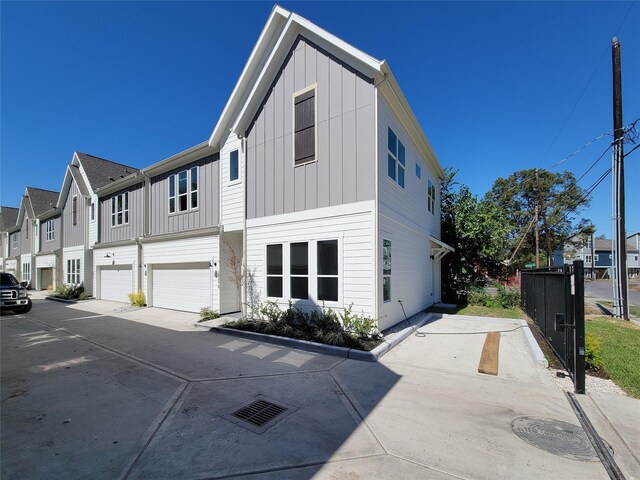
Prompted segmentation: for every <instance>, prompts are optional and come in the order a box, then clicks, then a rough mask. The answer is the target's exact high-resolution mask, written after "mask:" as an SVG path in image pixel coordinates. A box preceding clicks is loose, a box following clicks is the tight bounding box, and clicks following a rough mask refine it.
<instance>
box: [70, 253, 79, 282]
mask: <svg viewBox="0 0 640 480" xmlns="http://www.w3.org/2000/svg"><path fill="white" fill-rule="evenodd" d="M67 283H68V284H74V285H79V284H80V259H79V258H72V259H69V260H67Z"/></svg>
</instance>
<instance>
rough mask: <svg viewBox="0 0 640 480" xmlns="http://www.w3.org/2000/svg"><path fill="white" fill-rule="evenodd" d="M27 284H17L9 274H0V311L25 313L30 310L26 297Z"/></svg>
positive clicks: (29, 302) (27, 297) (29, 300)
mask: <svg viewBox="0 0 640 480" xmlns="http://www.w3.org/2000/svg"><path fill="white" fill-rule="evenodd" d="M27 285H28V282H22V283H20V282H18V280H17V279H16V277H14V276H13V275H11V274H10V273H5V272H1V273H0V309H2V310H13V311H14V312H16V313H27V312H28V311H29V310H31V299H30V298H29V296H28V295H27Z"/></svg>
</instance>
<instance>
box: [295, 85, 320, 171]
mask: <svg viewBox="0 0 640 480" xmlns="http://www.w3.org/2000/svg"><path fill="white" fill-rule="evenodd" d="M315 96H316V91H315V89H313V90H309V91H308V92H305V93H302V94H300V95H298V96H297V97H295V99H294V112H295V115H294V117H295V118H294V134H295V145H294V152H295V157H294V161H295V164H296V165H299V164H302V163H307V162H312V161H314V160H315V159H316V158H315V156H316V129H315V127H316V125H315V123H316V112H315V107H316V103H315Z"/></svg>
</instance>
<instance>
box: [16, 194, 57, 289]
mask: <svg viewBox="0 0 640 480" xmlns="http://www.w3.org/2000/svg"><path fill="white" fill-rule="evenodd" d="M57 199H58V192H52V191H50V190H43V189H40V188H35V187H27V188H25V191H24V194H23V195H22V200H21V202H20V208H19V209H18V217H17V220H16V225H15V227H14V231H12V232H11V233H10V238H9V241H10V246H9V248H10V255H9V256H10V257H11V260H15V267H14V265H13V264H11V267H13V268H9V270H13V269H14V268H15V272H16V273H15V274H16V276H17V277H18V278H19V279H20V281H23V282H29V287H30V288H37V282H36V278H35V277H36V275H35V273H36V254H37V253H38V252H39V250H40V225H39V219H38V216H39V215H41V214H43V213H44V212H46V211H47V210H50V209H51V208H52V205H55V203H56V201H57Z"/></svg>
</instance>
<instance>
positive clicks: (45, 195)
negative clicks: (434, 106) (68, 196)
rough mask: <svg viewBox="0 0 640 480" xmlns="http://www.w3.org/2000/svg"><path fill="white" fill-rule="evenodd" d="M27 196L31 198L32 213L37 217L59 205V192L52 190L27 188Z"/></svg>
mask: <svg viewBox="0 0 640 480" xmlns="http://www.w3.org/2000/svg"><path fill="white" fill-rule="evenodd" d="M26 194H27V196H28V198H29V203H30V204H31V208H32V213H33V214H34V216H35V217H39V216H40V215H42V214H43V213H45V212H47V211H49V210H51V209H52V208H54V207H55V205H56V204H57V203H58V195H59V192H54V191H52V190H44V189H42V188H35V187H27V188H26Z"/></svg>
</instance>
